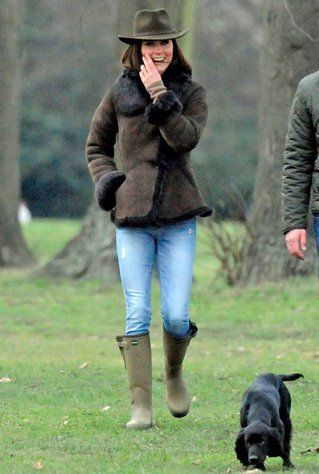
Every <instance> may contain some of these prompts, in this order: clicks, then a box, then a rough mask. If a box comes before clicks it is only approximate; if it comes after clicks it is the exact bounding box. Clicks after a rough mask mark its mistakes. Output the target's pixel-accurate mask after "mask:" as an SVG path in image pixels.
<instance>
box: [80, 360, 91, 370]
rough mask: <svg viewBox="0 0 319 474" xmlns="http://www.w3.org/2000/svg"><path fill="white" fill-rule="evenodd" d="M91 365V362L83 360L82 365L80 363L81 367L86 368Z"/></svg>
mask: <svg viewBox="0 0 319 474" xmlns="http://www.w3.org/2000/svg"><path fill="white" fill-rule="evenodd" d="M89 365H90V362H89V361H88V362H83V364H82V365H80V367H79V369H86V368H87V367H88V366H89Z"/></svg>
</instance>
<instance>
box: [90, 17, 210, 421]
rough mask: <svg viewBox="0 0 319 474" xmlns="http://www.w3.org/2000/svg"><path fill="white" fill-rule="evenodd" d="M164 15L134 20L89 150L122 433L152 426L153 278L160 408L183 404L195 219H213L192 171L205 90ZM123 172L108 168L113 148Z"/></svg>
mask: <svg viewBox="0 0 319 474" xmlns="http://www.w3.org/2000/svg"><path fill="white" fill-rule="evenodd" d="M186 32H187V30H183V31H179V32H177V31H175V30H174V29H173V28H172V26H171V23H170V20H169V17H168V14H167V12H166V10H164V9H160V10H140V11H138V12H137V13H136V14H135V17H134V33H133V34H132V35H130V36H119V39H120V40H121V41H123V42H124V43H126V44H128V45H129V46H128V48H127V50H126V51H125V52H124V55H123V57H122V63H123V66H124V72H123V74H122V75H121V76H120V78H119V79H118V80H117V81H116V82H115V83H114V84H113V85H112V87H111V88H110V89H109V90H108V91H107V92H106V94H105V96H104V98H103V99H102V101H101V103H100V105H99V106H98V108H97V110H96V111H95V113H94V116H93V120H92V124H91V128H90V132H89V136H88V140H87V146H86V152H87V159H88V167H89V170H90V173H91V176H92V179H93V181H94V182H95V196H96V199H97V202H98V204H99V206H100V207H101V208H102V209H104V210H106V211H111V219H112V221H113V222H114V223H115V225H116V243H117V254H118V262H119V269H120V275H121V281H122V286H123V290H124V295H125V301H126V330H125V334H124V335H123V336H118V337H117V342H118V346H119V348H120V350H121V352H122V356H123V359H124V362H125V365H126V369H127V373H128V380H129V387H130V391H131V397H132V418H131V420H130V421H129V422H128V423H127V424H126V427H127V428H137V429H142V428H149V427H151V426H152V394H151V385H152V384H151V377H152V363H151V346H150V335H149V328H150V321H151V279H152V271H153V265H154V261H155V257H157V263H158V272H159V278H160V287H161V297H162V306H161V311H162V317H163V347H164V353H165V368H164V381H165V385H166V401H167V404H168V408H169V410H170V412H171V414H172V415H173V416H175V417H183V416H185V415H187V413H188V411H189V406H190V398H189V394H188V390H187V387H186V385H185V382H184V380H183V377H182V363H183V359H184V357H185V354H186V350H187V347H188V345H189V342H190V339H191V338H193V337H194V336H195V335H196V332H197V327H196V325H195V324H194V323H192V322H191V321H190V317H189V302H190V294H191V286H192V273H193V261H194V252H195V240H196V216H208V215H210V214H211V213H212V210H211V208H210V207H208V206H207V205H206V204H205V203H204V201H203V198H202V196H201V195H200V192H199V190H198V188H197V184H196V181H195V177H194V173H193V171H192V169H191V165H190V151H191V150H192V149H193V148H195V147H196V145H197V143H198V141H199V138H200V135H201V133H202V130H203V128H204V126H205V123H206V118H207V106H206V100H205V90H204V88H203V87H202V86H201V85H199V84H197V83H195V82H193V81H192V79H191V67H190V65H189V64H188V63H187V61H186V60H185V58H184V56H183V54H182V52H181V50H180V48H179V47H178V45H177V42H176V38H179V37H181V36H183V35H184V34H185V33H186ZM116 138H117V144H118V148H119V154H120V162H121V168H122V171H119V170H118V169H117V167H116V164H115V162H114V148H113V147H114V144H115V141H116Z"/></svg>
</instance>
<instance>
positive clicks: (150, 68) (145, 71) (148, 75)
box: [140, 53, 162, 90]
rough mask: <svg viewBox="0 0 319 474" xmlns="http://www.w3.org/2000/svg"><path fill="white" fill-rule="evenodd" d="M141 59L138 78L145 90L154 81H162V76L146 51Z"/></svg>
mask: <svg viewBox="0 0 319 474" xmlns="http://www.w3.org/2000/svg"><path fill="white" fill-rule="evenodd" d="M142 59H143V63H144V64H142V66H141V70H140V78H141V81H142V82H143V84H144V86H145V89H146V90H147V89H148V87H149V86H151V85H152V84H154V83H155V82H159V81H162V78H161V75H160V73H159V72H158V70H157V69H156V66H155V64H154V63H153V60H152V58H151V56H150V55H149V54H147V53H146V55H145V56H143V58H142Z"/></svg>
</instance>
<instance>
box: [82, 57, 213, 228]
mask: <svg viewBox="0 0 319 474" xmlns="http://www.w3.org/2000/svg"><path fill="white" fill-rule="evenodd" d="M162 79H163V82H164V84H165V86H166V87H167V92H165V93H163V94H162V95H161V96H159V98H158V99H157V100H156V102H154V103H153V102H152V101H151V99H150V97H149V94H148V92H147V91H146V90H145V87H144V85H143V84H142V82H141V80H140V77H139V74H138V73H137V72H132V71H130V70H128V69H125V70H124V72H123V74H122V75H121V76H120V78H119V79H118V80H117V81H116V82H115V83H114V84H113V86H112V87H111V88H110V89H109V90H108V91H107V92H106V94H105V96H104V97H103V99H102V101H101V103H100V105H99V106H98V108H97V109H96V111H95V113H94V116H93V119H92V123H91V127H90V132H89V136H88V139H87V144H86V155H87V160H88V167H89V171H90V173H91V176H92V179H93V181H94V182H95V183H96V187H98V186H100V189H99V193H100V194H101V190H102V194H103V185H101V183H103V180H105V178H106V179H109V178H110V177H112V175H116V174H118V173H114V172H116V171H117V167H116V164H115V162H114V144H115V142H116V139H117V145H118V149H119V155H120V160H121V166H122V171H123V172H124V173H125V177H126V179H125V180H124V182H122V184H120V186H119V187H118V189H116V191H115V202H116V205H115V207H114V208H113V209H112V211H111V219H112V221H113V222H114V223H115V225H116V226H118V227H124V226H146V225H155V226H161V225H165V224H170V223H174V222H177V221H180V220H183V219H187V218H190V217H193V216H196V215H199V216H202V217H204V216H209V215H210V214H211V213H212V209H211V208H210V207H209V206H207V205H206V204H205V202H204V201H203V198H202V196H201V194H200V192H199V190H198V187H197V184H196V181H195V176H194V173H193V170H192V168H191V164H190V152H191V150H192V149H193V148H195V147H196V145H197V143H198V141H199V138H200V135H201V133H202V130H203V128H204V126H205V123H206V119H207V105H206V100H205V89H204V88H203V87H202V86H201V85H199V84H197V83H196V82H194V81H192V79H191V77H190V75H188V74H186V73H184V72H181V71H179V70H178V69H177V68H176V67H175V68H174V67H172V66H170V67H169V68H168V70H167V71H166V72H165V73H164V74H163V77H162ZM101 186H102V187H101ZM111 207H112V205H111V206H110V208H111Z"/></svg>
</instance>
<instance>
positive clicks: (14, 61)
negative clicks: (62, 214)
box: [0, 0, 35, 267]
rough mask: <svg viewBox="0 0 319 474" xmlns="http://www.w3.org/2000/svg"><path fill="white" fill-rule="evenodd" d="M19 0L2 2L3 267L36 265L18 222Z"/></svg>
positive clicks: (0, 201) (0, 230)
mask: <svg viewBox="0 0 319 474" xmlns="http://www.w3.org/2000/svg"><path fill="white" fill-rule="evenodd" d="M20 29H21V25H20V24H19V1H18V0H2V1H1V3H0V64H1V74H0V143H1V149H0V169H1V172H0V267H4V266H13V265H18V266H23V265H28V264H31V263H34V262H35V259H34V257H33V256H32V254H31V252H30V250H29V249H28V248H27V245H26V243H25V240H24V238H23V235H22V232H21V228H20V225H19V222H18V205H19V199H20V174H19V90H20V75H19V70H20V59H19V31H20Z"/></svg>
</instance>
